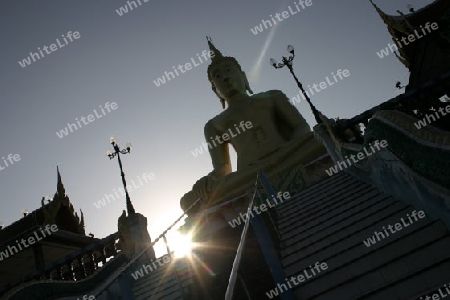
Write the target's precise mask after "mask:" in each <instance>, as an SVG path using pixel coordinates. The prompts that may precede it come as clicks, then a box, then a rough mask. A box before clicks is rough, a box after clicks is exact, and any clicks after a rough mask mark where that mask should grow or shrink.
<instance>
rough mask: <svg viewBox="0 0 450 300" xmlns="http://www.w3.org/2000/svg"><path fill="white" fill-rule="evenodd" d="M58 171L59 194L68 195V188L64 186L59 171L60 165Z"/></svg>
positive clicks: (61, 195) (57, 189)
mask: <svg viewBox="0 0 450 300" xmlns="http://www.w3.org/2000/svg"><path fill="white" fill-rule="evenodd" d="M56 172H57V173H58V184H57V187H56V191H57V193H58V196H60V197H64V196H65V195H66V190H65V188H64V184H63V183H62V179H61V174H60V173H59V167H58V166H56Z"/></svg>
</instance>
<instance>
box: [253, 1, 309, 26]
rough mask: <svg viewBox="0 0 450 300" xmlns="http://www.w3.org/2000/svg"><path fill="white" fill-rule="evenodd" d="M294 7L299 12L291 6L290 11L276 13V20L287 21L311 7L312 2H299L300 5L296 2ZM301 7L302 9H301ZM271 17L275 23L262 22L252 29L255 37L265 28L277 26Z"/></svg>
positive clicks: (273, 20)
mask: <svg viewBox="0 0 450 300" xmlns="http://www.w3.org/2000/svg"><path fill="white" fill-rule="evenodd" d="M294 5H295V8H296V9H297V11H295V10H293V9H292V7H291V6H290V5H289V6H288V9H289V11H287V10H285V11H283V12H282V13H276V14H275V18H277V20H278V22H281V21H283V20H286V19H287V18H289V17H290V16H293V15H296V14H298V13H299V12H300V11H302V10H304V9H306V7H308V6H311V5H312V0H306V1H303V0H299V1H298V4H297V2H294ZM299 5H300V6H301V7H302V8H301V9H300V6H299ZM269 17H270V18H271V19H272V22H273V23H272V22H270V20H261V22H262V23H260V24H259V25H258V26H255V27H254V28H250V31H251V32H252V33H253V34H254V35H257V34H258V33H261V32H263V31H264V28H265V29H268V28H269V27H272V26H274V25H277V22H276V21H275V19H274V17H273V16H272V15H269ZM263 25H264V28H263ZM267 25H269V27H267Z"/></svg>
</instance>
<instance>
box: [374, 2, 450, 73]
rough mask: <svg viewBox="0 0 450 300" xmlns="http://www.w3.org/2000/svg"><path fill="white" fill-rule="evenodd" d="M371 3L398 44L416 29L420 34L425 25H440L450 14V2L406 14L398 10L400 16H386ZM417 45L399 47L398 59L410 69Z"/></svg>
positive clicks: (437, 3) (428, 6)
mask: <svg viewBox="0 0 450 300" xmlns="http://www.w3.org/2000/svg"><path fill="white" fill-rule="evenodd" d="M369 1H370V3H371V4H372V5H373V6H374V8H375V10H376V11H377V12H378V14H379V15H380V17H381V19H382V20H383V22H384V23H385V24H386V25H387V28H388V31H389V33H390V34H391V36H392V39H393V41H394V42H396V43H397V41H396V40H397V39H399V40H400V39H401V38H402V37H405V36H408V35H410V34H412V33H413V32H414V30H415V29H417V30H418V32H419V33H420V32H421V29H420V26H421V25H422V26H423V25H425V24H426V23H427V22H431V23H433V22H436V23H438V24H440V23H441V20H442V19H443V16H444V15H445V14H449V13H450V3H449V1H448V0H436V1H434V2H433V3H430V4H429V5H427V6H425V7H423V8H421V9H419V10H414V11H412V12H408V13H406V14H405V13H403V12H401V11H399V10H397V12H398V13H399V15H398V16H392V15H388V14H386V13H385V12H383V11H382V10H381V9H380V8H379V7H378V6H377V5H376V4H375V3H374V2H373V0H369ZM440 27H441V26H440ZM417 44H418V43H409V44H408V45H406V46H403V47H402V48H400V47H399V48H400V49H399V50H398V52H399V55H397V58H398V59H399V60H400V62H402V63H403V64H404V65H405V66H406V67H407V68H408V69H409V67H410V64H411V62H412V60H413V55H414V50H415V49H416V47H417Z"/></svg>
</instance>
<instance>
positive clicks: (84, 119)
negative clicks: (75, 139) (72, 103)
mask: <svg viewBox="0 0 450 300" xmlns="http://www.w3.org/2000/svg"><path fill="white" fill-rule="evenodd" d="M99 107H100V109H101V110H102V113H103V114H102V115H100V114H98V113H97V110H96V109H94V110H93V112H94V114H95V115H94V114H90V115H88V116H87V117H81V118H80V120H78V118H75V121H76V122H77V124H78V126H77V124H75V123H67V127H65V128H64V129H61V130H60V131H59V132H56V135H57V136H58V137H59V138H60V139H62V138H63V137H65V136H68V135H69V133H70V132H74V130H78V128H81V127H82V125H81V123H80V121H81V122H83V124H84V125H88V124H89V123H92V122H94V121H95V120H97V119H100V118H101V117H103V116H105V115H106V112H105V110H104V108H105V109H106V110H107V111H108V113H110V112H111V110H116V109H117V108H118V106H117V103H116V102H111V104H110V103H109V102H106V103H105V106H104V107H102V106H101V105H99ZM69 130H70V132H69Z"/></svg>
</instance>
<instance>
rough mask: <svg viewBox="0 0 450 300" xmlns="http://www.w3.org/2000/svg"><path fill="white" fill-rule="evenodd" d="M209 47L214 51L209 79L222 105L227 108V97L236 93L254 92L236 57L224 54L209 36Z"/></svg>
mask: <svg viewBox="0 0 450 300" xmlns="http://www.w3.org/2000/svg"><path fill="white" fill-rule="evenodd" d="M208 45H209V49H210V50H211V51H212V52H213V53H214V56H212V58H211V64H210V65H209V66H208V79H209V82H211V86H212V90H213V92H214V93H215V94H216V95H217V97H219V99H220V102H221V103H222V107H223V108H225V102H226V101H227V99H229V98H231V97H234V96H236V95H247V91H248V92H249V93H251V94H252V93H253V92H252V90H251V89H250V85H249V83H248V79H247V76H246V75H245V72H244V71H242V68H241V66H240V65H239V63H238V62H237V60H236V59H235V58H234V57H229V56H223V55H222V53H220V51H219V50H217V48H216V47H214V45H213V44H212V42H211V39H210V38H208Z"/></svg>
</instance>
